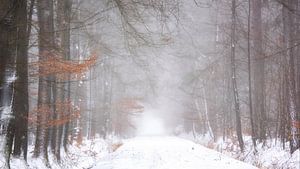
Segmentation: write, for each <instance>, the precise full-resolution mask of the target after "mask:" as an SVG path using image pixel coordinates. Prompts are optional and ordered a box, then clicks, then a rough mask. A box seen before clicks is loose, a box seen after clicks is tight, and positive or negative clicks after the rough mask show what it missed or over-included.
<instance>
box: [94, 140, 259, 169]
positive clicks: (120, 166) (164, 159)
mask: <svg viewBox="0 0 300 169" xmlns="http://www.w3.org/2000/svg"><path fill="white" fill-rule="evenodd" d="M93 169H256V167H254V166H251V165H249V164H246V163H243V162H241V161H238V160H235V159H232V158H230V157H227V156H225V155H222V154H221V153H218V152H216V151H213V150H210V149H208V148H205V147H203V146H200V145H198V144H195V143H193V142H191V141H188V140H185V139H181V138H177V137H136V138H133V139H128V140H125V141H124V144H123V145H122V146H121V147H120V148H119V149H117V150H116V151H115V152H113V153H111V154H110V155H108V156H106V157H104V158H103V159H102V160H101V161H99V162H98V163H97V164H96V166H95V167H93Z"/></svg>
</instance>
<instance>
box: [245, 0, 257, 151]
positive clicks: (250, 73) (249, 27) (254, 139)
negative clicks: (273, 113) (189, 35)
mask: <svg viewBox="0 0 300 169" xmlns="http://www.w3.org/2000/svg"><path fill="white" fill-rule="evenodd" d="M248 7H249V8H248V12H249V13H248V34H247V36H248V37H247V49H248V85H249V113H250V124H251V135H252V143H253V146H254V149H256V138H255V137H256V134H255V129H254V118H253V104H252V83H251V79H252V72H251V71H252V69H251V43H250V35H251V34H250V32H251V0H248Z"/></svg>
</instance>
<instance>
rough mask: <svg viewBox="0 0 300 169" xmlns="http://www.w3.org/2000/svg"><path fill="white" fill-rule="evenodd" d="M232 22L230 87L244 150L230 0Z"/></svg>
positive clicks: (232, 25)
mask: <svg viewBox="0 0 300 169" xmlns="http://www.w3.org/2000/svg"><path fill="white" fill-rule="evenodd" d="M231 10H232V24H231V73H232V76H231V77H232V79H231V80H232V88H233V96H234V107H235V115H236V133H237V137H238V141H239V145H240V148H241V151H244V141H243V135H242V124H241V113H240V103H239V102H240V101H239V94H238V88H237V82H236V63H235V46H236V1H235V0H232V9H231Z"/></svg>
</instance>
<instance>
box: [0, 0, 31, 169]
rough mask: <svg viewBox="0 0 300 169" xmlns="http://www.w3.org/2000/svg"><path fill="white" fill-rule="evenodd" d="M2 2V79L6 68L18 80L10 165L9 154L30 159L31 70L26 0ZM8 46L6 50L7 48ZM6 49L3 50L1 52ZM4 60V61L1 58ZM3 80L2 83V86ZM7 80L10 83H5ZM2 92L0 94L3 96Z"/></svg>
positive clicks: (10, 124)
mask: <svg viewBox="0 0 300 169" xmlns="http://www.w3.org/2000/svg"><path fill="white" fill-rule="evenodd" d="M0 4H1V5H3V8H1V12H0V16H1V20H0V33H1V41H0V43H1V44H0V50H1V54H3V55H1V59H3V63H2V64H3V68H1V69H2V70H1V71H3V72H1V77H0V78H1V81H2V82H3V83H4V79H5V72H6V70H7V69H10V70H13V71H14V72H15V75H16V77H17V79H16V80H15V81H14V82H12V83H13V86H14V88H13V89H12V88H9V90H13V91H12V92H11V93H12V98H13V99H12V100H13V102H12V103H11V104H12V105H11V107H12V117H11V118H10V119H9V122H8V127H7V134H6V144H5V145H6V147H5V155H6V162H7V165H8V167H9V160H10V156H11V154H12V153H13V155H14V156H20V155H23V157H24V159H25V160H26V158H27V119H28V74H27V73H28V72H27V64H28V63H27V62H28V61H27V47H28V46H27V44H28V36H27V35H28V30H27V1H26V0H15V1H4V0H3V1H0ZM4 48H6V49H4ZM2 52H3V53H2ZM1 62H2V61H1ZM3 83H1V85H3ZM5 83H7V82H5ZM2 94H3V93H1V95H2Z"/></svg>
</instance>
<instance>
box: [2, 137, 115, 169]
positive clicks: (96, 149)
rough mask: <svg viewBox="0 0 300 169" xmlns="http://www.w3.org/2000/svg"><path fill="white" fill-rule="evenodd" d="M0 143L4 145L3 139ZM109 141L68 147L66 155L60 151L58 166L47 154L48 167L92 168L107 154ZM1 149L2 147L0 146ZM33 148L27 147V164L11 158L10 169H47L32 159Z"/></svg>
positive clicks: (37, 159)
mask: <svg viewBox="0 0 300 169" xmlns="http://www.w3.org/2000/svg"><path fill="white" fill-rule="evenodd" d="M0 141H2V143H4V140H3V138H1V137H0ZM110 142H111V141H110V140H103V139H95V140H87V139H85V140H84V141H83V144H82V145H80V146H77V145H71V146H69V150H68V153H65V152H64V150H62V151H61V157H62V159H61V163H60V164H58V163H57V162H56V160H55V158H54V157H53V155H52V154H51V153H49V165H50V166H51V169H87V168H91V167H93V166H94V165H95V164H96V162H97V161H99V160H100V159H101V158H103V157H104V156H106V155H107V154H108V153H109V144H111V143H110ZM1 146H2V147H3V145H1ZM3 151H4V150H3V149H0V169H3V168H5V160H4V157H3ZM32 156H33V146H29V154H28V160H27V161H28V163H27V164H26V163H25V161H24V160H21V159H17V158H12V160H11V161H10V163H11V169H49V167H48V166H47V165H46V164H45V161H44V160H43V159H42V158H33V157H32Z"/></svg>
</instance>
